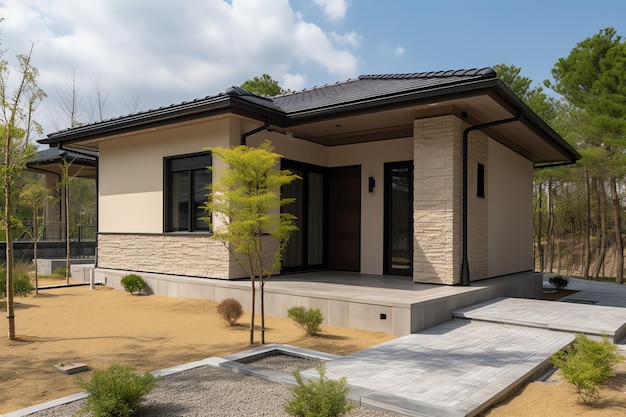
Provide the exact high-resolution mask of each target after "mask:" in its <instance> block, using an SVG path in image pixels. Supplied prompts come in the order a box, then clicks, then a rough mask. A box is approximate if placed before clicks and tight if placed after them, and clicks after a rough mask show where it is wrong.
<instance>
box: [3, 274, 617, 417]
mask: <svg viewBox="0 0 626 417" xmlns="http://www.w3.org/2000/svg"><path fill="white" fill-rule="evenodd" d="M50 283H59V281H43V282H41V283H40V285H46V284H50ZM15 301H16V333H17V335H18V340H15V341H9V340H8V339H7V338H6V335H7V320H6V319H4V317H3V318H2V320H1V321H0V340H1V342H0V350H1V352H2V353H1V354H0V413H6V412H9V411H14V410H16V409H20V408H23V407H27V406H29V405H33V404H38V403H41V402H44V401H49V400H52V399H55V398H59V397H62V396H65V395H69V394H72V393H75V392H79V391H80V389H78V387H77V385H76V383H75V379H76V376H74V375H71V376H68V375H63V374H60V373H56V372H54V371H53V369H52V366H53V365H55V364H59V363H62V362H69V361H72V362H84V363H86V364H87V365H88V366H89V368H90V369H103V368H106V367H107V366H108V365H110V364H112V363H123V364H129V365H132V366H133V367H135V368H136V369H137V370H138V371H140V372H147V371H153V370H156V369H161V368H166V367H170V366H173V365H178V364H182V363H187V362H191V361H196V360H200V359H204V358H207V357H211V356H224V355H227V354H230V353H233V352H237V351H241V350H245V349H248V348H249V347H250V345H249V344H248V340H249V327H248V325H247V323H248V322H249V316H248V315H247V314H244V316H243V317H242V318H241V319H240V320H239V323H240V324H238V325H236V326H233V327H228V326H227V325H226V323H225V322H224V320H223V319H222V318H221V317H220V316H219V315H218V314H217V311H216V306H217V303H216V302H211V301H206V300H182V299H176V298H168V297H162V296H156V295H151V296H134V295H133V296H131V295H129V294H127V293H125V292H122V291H117V290H113V289H110V288H108V287H97V289H96V290H90V289H89V287H72V288H62V289H51V290H44V291H41V292H40V294H39V295H37V296H30V297H27V298H16V299H15ZM245 307H246V306H244V308H245ZM4 312H5V305H4V300H3V301H2V307H1V308H0V314H2V315H3V316H4ZM266 322H267V324H266V329H267V330H266V342H267V343H287V344H291V345H295V346H300V347H305V348H311V349H316V350H320V351H324V352H330V353H334V354H338V355H346V354H349V353H353V352H356V351H359V350H361V349H364V348H367V347H369V346H372V345H375V344H379V343H382V342H384V341H387V340H390V339H393V338H394V337H393V336H391V335H388V334H384V333H376V332H366V331H361V330H356V329H344V328H336V327H330V326H323V333H322V334H321V335H320V336H319V337H307V336H306V335H305V334H304V332H303V331H302V330H301V329H300V328H298V327H297V326H295V325H294V324H293V322H292V321H291V320H289V319H280V318H267V319H266ZM259 338H260V333H259V332H256V334H255V339H256V340H257V341H258V339H259ZM90 374H91V372H86V373H82V374H79V375H80V377H81V378H84V379H89V378H90ZM624 391H626V366H620V368H619V369H618V376H617V377H616V378H614V379H613V380H612V381H611V384H610V385H609V386H608V387H607V388H606V389H605V390H603V392H602V400H601V402H600V404H599V406H598V407H595V408H589V407H585V406H582V405H580V404H578V403H577V402H576V394H575V392H574V390H573V389H571V388H570V387H569V386H568V385H566V384H565V383H564V382H563V381H560V380H559V379H558V378H557V377H553V378H552V379H551V381H549V382H548V383H542V382H533V383H531V384H529V385H527V386H526V387H525V388H524V389H523V390H522V391H521V392H520V393H519V395H517V396H515V397H514V398H512V399H511V400H510V401H508V402H507V403H506V404H503V405H501V406H499V407H497V408H494V409H492V410H491V411H490V412H489V413H488V414H487V415H489V416H490V417H499V416H557V417H558V416H578V415H581V416H582V415H585V416H596V415H597V416H626V394H625V393H624Z"/></svg>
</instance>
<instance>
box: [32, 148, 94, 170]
mask: <svg viewBox="0 0 626 417" xmlns="http://www.w3.org/2000/svg"><path fill="white" fill-rule="evenodd" d="M85 153H87V155H85V154H83V153H77V152H73V151H70V150H67V149H59V148H48V149H44V150H42V151H39V152H37V154H36V155H35V156H34V157H33V158H31V159H29V160H28V162H27V163H28V165H32V166H36V165H45V164H51V163H57V162H60V161H62V160H63V159H64V158H65V159H67V160H74V159H75V160H77V161H80V162H82V163H93V164H95V162H96V154H95V153H93V155H91V154H92V152H88V151H85Z"/></svg>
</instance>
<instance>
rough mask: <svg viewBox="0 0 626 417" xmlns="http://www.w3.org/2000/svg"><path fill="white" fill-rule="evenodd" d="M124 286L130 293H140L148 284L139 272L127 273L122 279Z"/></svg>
mask: <svg viewBox="0 0 626 417" xmlns="http://www.w3.org/2000/svg"><path fill="white" fill-rule="evenodd" d="M121 284H122V287H124V290H125V291H126V292H129V293H131V294H132V293H134V292H136V293H138V292H139V291H141V290H143V288H144V287H145V286H146V282H145V281H144V280H143V278H141V277H140V276H139V275H137V274H130V275H125V276H124V277H122V280H121Z"/></svg>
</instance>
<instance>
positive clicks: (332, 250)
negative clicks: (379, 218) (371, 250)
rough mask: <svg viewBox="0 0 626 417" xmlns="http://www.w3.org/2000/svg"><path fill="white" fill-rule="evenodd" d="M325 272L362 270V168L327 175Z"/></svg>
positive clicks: (330, 170)
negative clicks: (326, 263)
mask: <svg viewBox="0 0 626 417" xmlns="http://www.w3.org/2000/svg"><path fill="white" fill-rule="evenodd" d="M328 269H331V270H335V271H353V272H359V271H360V270H361V167H360V166H348V167H338V168H330V169H329V173H328Z"/></svg>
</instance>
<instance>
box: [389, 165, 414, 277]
mask: <svg viewBox="0 0 626 417" xmlns="http://www.w3.org/2000/svg"><path fill="white" fill-rule="evenodd" d="M384 251H385V253H384V255H385V256H384V266H385V268H384V273H385V274H390V275H412V273H413V162H412V161H403V162H391V163H387V164H385V240H384Z"/></svg>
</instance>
